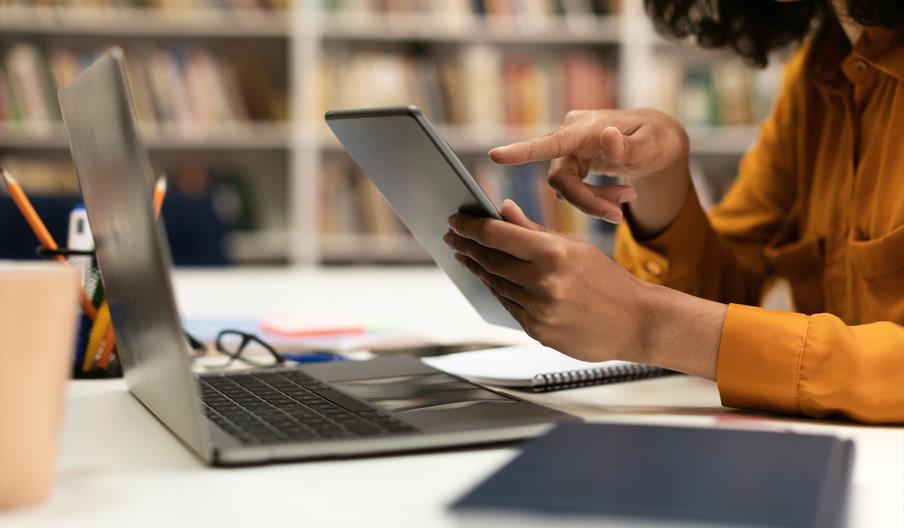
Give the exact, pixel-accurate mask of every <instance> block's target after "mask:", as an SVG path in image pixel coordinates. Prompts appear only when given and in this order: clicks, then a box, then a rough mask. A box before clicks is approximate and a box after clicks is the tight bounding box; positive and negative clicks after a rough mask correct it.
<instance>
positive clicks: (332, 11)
mask: <svg viewBox="0 0 904 528" xmlns="http://www.w3.org/2000/svg"><path fill="white" fill-rule="evenodd" d="M618 4H619V2H618V0H473V1H470V0H460V1H459V0H452V1H434V2H413V1H407V2H406V1H402V2H387V1H385V0H345V1H343V0H338V1H336V0H332V1H331V0H320V1H315V2H314V3H313V5H315V6H317V8H318V9H319V10H320V11H321V12H323V13H324V14H326V15H327V16H331V17H336V18H339V17H343V18H356V19H358V20H361V21H368V20H370V21H373V20H374V19H376V18H378V17H393V16H397V17H405V16H411V15H414V16H426V17H430V18H433V19H436V20H439V19H442V20H445V21H447V22H448V23H449V24H450V25H452V26H456V25H458V24H460V23H462V22H464V23H468V22H470V21H472V20H473V19H474V18H480V19H485V20H486V21H487V24H488V25H491V26H494V29H500V30H505V29H511V30H514V29H524V28H538V27H543V26H546V25H548V24H549V23H551V22H554V21H557V20H565V21H566V22H568V21H574V22H577V23H580V22H581V19H586V18H588V17H593V16H604V15H611V14H613V13H615V12H617V11H618V7H619V6H618Z"/></svg>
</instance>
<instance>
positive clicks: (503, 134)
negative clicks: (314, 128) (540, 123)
mask: <svg viewBox="0 0 904 528" xmlns="http://www.w3.org/2000/svg"><path fill="white" fill-rule="evenodd" d="M558 127H559V126H558V125H549V126H546V127H478V126H447V125H437V126H436V129H437V131H438V132H439V134H440V136H442V137H443V139H445V140H446V142H447V143H448V144H449V145H450V146H451V147H452V149H453V150H454V151H455V152H457V153H459V154H468V155H470V154H486V153H487V151H489V150H490V149H491V148H493V147H498V146H501V145H507V144H509V143H514V142H516V141H523V140H525V139H531V138H536V137H542V136H545V135H547V134H549V133H550V132H552V131H554V130H556V129H557V128H558ZM320 136H321V139H320V141H319V142H318V143H316V145H317V146H319V148H321V149H323V150H325V151H328V152H344V151H345V149H344V148H343V147H342V145H341V144H340V143H339V141H338V140H337V139H336V138H335V136H333V135H332V134H331V133H329V131H325V132H323V133H321V134H320Z"/></svg>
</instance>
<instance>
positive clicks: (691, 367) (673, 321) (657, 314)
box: [632, 283, 727, 380]
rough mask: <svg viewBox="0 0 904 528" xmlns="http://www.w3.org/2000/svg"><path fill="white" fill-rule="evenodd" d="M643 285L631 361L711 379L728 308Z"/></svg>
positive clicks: (655, 286)
mask: <svg viewBox="0 0 904 528" xmlns="http://www.w3.org/2000/svg"><path fill="white" fill-rule="evenodd" d="M643 284H644V286H643V289H642V290H641V295H640V296H639V297H640V303H641V307H640V308H641V310H640V311H639V312H637V313H639V314H641V315H640V320H641V322H640V331H639V334H638V336H637V339H636V341H635V342H636V343H638V349H637V350H636V351H635V354H634V355H635V359H632V361H637V362H640V363H645V364H648V365H655V366H658V367H662V368H667V369H670V370H675V371H678V372H684V373H686V374H690V375H693V376H699V377H702V378H707V379H713V380H714V379H715V378H716V366H717V362H718V356H719V345H720V342H721V338H722V325H723V323H724V321H725V313H726V310H727V306H726V305H724V304H722V303H717V302H713V301H709V300H706V299H701V298H699V297H694V296H693V295H688V294H686V293H682V292H679V291H677V290H673V289H671V288H668V287H665V286H659V285H654V284H648V283H643Z"/></svg>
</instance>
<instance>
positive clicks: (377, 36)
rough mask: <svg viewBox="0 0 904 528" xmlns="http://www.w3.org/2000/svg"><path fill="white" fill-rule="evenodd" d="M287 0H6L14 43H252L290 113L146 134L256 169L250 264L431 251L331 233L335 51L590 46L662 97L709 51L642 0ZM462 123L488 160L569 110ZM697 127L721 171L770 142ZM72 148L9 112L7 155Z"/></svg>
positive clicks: (708, 157) (471, 145) (703, 151)
mask: <svg viewBox="0 0 904 528" xmlns="http://www.w3.org/2000/svg"><path fill="white" fill-rule="evenodd" d="M135 3H136V5H145V4H143V3H141V2H135ZM277 3H278V4H286V5H280V6H278V7H274V8H272V9H248V8H230V9H225V10H224V9H219V8H212V7H205V8H167V9H160V8H148V7H118V8H113V9H111V8H85V7H62V8H60V7H34V6H33V5H32V6H27V5H21V4H23V2H12V1H11V0H6V1H4V0H0V51H2V50H5V49H8V48H9V46H11V45H13V44H15V43H17V42H34V43H37V44H38V45H41V46H57V45H72V46H74V47H76V48H80V49H85V48H88V47H97V46H101V45H106V44H112V43H117V44H122V45H123V46H126V47H128V46H137V47H141V46H147V45H153V46H161V47H171V46H183V47H190V48H205V49H213V50H221V49H222V50H227V51H228V50H234V49H249V50H252V52H253V53H255V54H257V55H258V56H260V57H261V58H262V62H264V63H266V67H267V68H268V70H269V73H270V75H271V77H273V78H274V81H273V83H274V85H275V86H276V87H277V90H279V91H281V92H282V93H284V94H285V100H286V103H285V106H286V109H285V118H284V119H276V120H266V121H260V120H238V121H230V122H226V123H219V122H218V123H215V124H213V126H212V125H211V123H205V124H201V125H198V126H193V125H192V124H186V123H184V122H183V123H179V122H170V121H166V120H163V121H161V120H157V121H155V122H153V123H145V122H143V123H142V135H143V137H144V139H145V142H146V144H147V146H148V149H149V150H150V151H151V154H152V159H154V160H155V162H157V161H158V160H159V161H160V162H161V163H166V162H171V163H178V162H179V160H184V159H188V160H190V161H192V162H197V161H199V160H200V161H201V162H204V161H207V160H215V161H219V162H223V161H224V160H225V162H227V163H229V164H233V165H236V166H240V167H242V170H243V171H244V175H243V176H244V177H245V179H246V180H247V181H249V182H250V183H251V184H252V185H253V186H254V188H255V194H256V195H257V199H258V202H259V204H258V209H260V210H261V215H262V217H263V218H262V219H261V221H260V222H259V225H257V226H255V228H254V229H252V230H239V231H236V232H234V233H233V234H232V235H231V236H230V237H229V239H228V240H227V249H228V253H229V255H230V256H231V257H232V259H233V260H234V261H235V262H237V263H291V264H299V265H317V264H324V263H334V262H339V263H362V262H366V263H411V262H424V261H427V260H428V259H427V256H426V254H425V253H424V251H423V250H422V249H421V248H420V247H419V246H418V245H417V244H416V243H415V242H414V241H413V240H412V239H411V238H410V237H409V236H408V235H406V234H404V233H403V232H402V231H401V230H399V231H397V232H394V233H391V234H387V233H373V232H367V231H360V230H359V231H353V232H341V229H340V232H335V230H334V232H329V233H327V232H324V230H323V229H322V225H321V224H322V223H323V214H322V213H323V210H324V209H326V208H329V207H331V204H330V203H329V202H328V201H326V200H325V199H324V194H323V191H324V188H323V182H322V181H321V179H322V174H323V173H324V171H325V170H326V166H328V165H330V164H333V163H348V161H349V160H348V159H347V156H346V155H345V154H344V153H343V151H342V149H341V146H340V145H339V143H338V142H337V141H336V140H335V138H333V137H331V136H330V135H329V134H328V133H326V131H325V127H324V126H323V124H322V119H321V117H322V108H320V107H319V106H318V103H319V102H320V98H321V95H322V94H320V92H321V90H322V87H320V86H318V82H319V81H320V79H321V76H322V73H323V70H322V68H323V66H322V63H323V62H324V60H325V57H330V56H332V55H337V56H343V57H345V56H350V55H354V54H356V53H361V52H364V51H367V50H377V51H378V52H379V53H385V54H390V55H393V56H396V55H398V56H401V57H410V56H415V57H417V60H418V61H421V63H427V62H432V61H433V60H439V58H441V57H444V56H453V57H461V56H463V55H464V54H466V53H468V51H469V50H474V49H484V50H491V51H492V52H493V53H498V54H499V55H500V57H502V59H500V60H503V61H505V60H507V58H508V57H509V56H516V57H529V58H531V57H560V56H565V54H568V53H571V52H585V53H588V54H590V55H592V56H595V57H602V58H603V59H602V60H605V61H606V63H607V64H609V65H610V66H611V71H612V72H613V75H612V82H613V83H614V86H613V87H614V93H615V94H617V95H616V97H617V104H618V106H620V107H638V106H660V107H661V106H662V103H661V97H660V94H659V93H658V90H659V88H660V84H659V82H658V80H657V79H656V77H655V76H654V75H652V74H651V72H656V71H658V70H660V69H661V68H660V64H661V61H663V60H665V61H672V60H673V59H672V58H671V56H672V55H681V57H685V56H691V57H694V56H696V53H697V52H696V51H690V50H691V48H690V47H689V46H686V45H684V44H682V43H672V42H666V41H664V40H662V39H659V38H658V37H656V36H655V34H654V33H653V31H652V29H651V27H650V24H649V23H648V21H647V20H646V17H645V15H644V13H643V7H642V1H641V0H622V1H621V2H618V4H619V10H618V11H617V12H611V13H606V14H603V15H600V14H595V15H594V14H589V13H587V14H577V15H575V14H569V16H567V17H564V16H554V17H550V16H539V15H538V16H531V17H524V18H522V19H513V18H512V17H504V16H490V15H486V16H474V15H473V13H468V12H466V10H467V9H469V8H464V10H461V9H458V8H459V7H460V6H459V5H458V4H455V3H446V4H448V5H453V6H456V7H455V9H457V11H456V12H455V13H454V16H440V15H439V14H437V13H417V14H409V13H406V14H398V13H393V14H387V13H362V12H360V11H358V12H355V11H349V12H342V13H339V14H335V13H328V12H324V11H321V10H317V9H313V8H311V5H313V4H316V2H306V1H302V0H296V2H294V3H288V2H283V3H280V2H277ZM535 3H537V4H538V3H539V2H535ZM197 4H204V2H197ZM237 4H238V3H237ZM359 4H361V3H359ZM470 4H471V3H470V2H462V3H461V5H462V6H469V5H470ZM676 50H680V53H676ZM700 57H702V58H698V59H693V58H691V59H690V60H691V62H692V63H694V64H700V63H704V64H705V63H707V62H708V61H709V62H712V61H714V60H717V59H718V58H719V57H720V56H719V55H718V54H713V53H711V52H704V53H703V54H702V55H700ZM714 57H716V58H714ZM403 60H408V59H407V58H404V59H403ZM538 60H539V59H538ZM681 60H685V59H683V58H682V59H681ZM694 61H696V62H694ZM280 70H281V71H280ZM399 102H408V101H399ZM548 113H549V115H552V114H554V113H555V110H554V109H550V110H549V112H548ZM454 121H455V120H452V119H449V120H444V121H443V122H442V124H441V125H440V127H439V128H440V130H441V133H442V134H443V136H444V137H445V138H446V139H447V140H448V142H449V143H450V145H452V147H453V148H454V149H455V150H456V151H457V152H458V153H459V154H460V155H461V156H462V158H463V159H464V160H465V162H466V164H468V165H474V164H481V163H483V161H482V159H483V158H484V157H485V152H486V151H487V150H488V149H489V148H491V147H493V146H497V145H499V144H504V143H508V142H511V141H516V140H520V139H526V138H530V137H535V136H538V135H544V134H547V133H549V132H550V131H552V130H554V129H555V128H556V127H557V126H558V119H555V118H547V119H545V120H544V122H530V123H526V124H525V123H521V124H518V123H512V122H508V123H496V124H487V123H470V122H454ZM688 131H689V135H690V138H691V146H692V156H693V157H694V159H695V163H696V165H695V166H698V167H704V168H707V167H716V172H718V173H719V174H720V175H721V177H724V174H725V173H726V172H730V171H731V167H732V166H733V164H736V163H737V159H738V158H739V157H740V155H741V154H742V153H743V152H744V151H745V150H746V148H747V147H748V146H749V145H750V144H751V143H752V142H753V141H754V140H755V138H756V127H755V126H753V125H751V124H732V125H728V126H724V125H719V124H713V123H694V124H693V125H692V126H689V128H688ZM67 148H68V147H67V143H66V139H65V134H64V132H63V130H62V128H61V126H60V125H59V124H57V123H54V122H50V123H28V122H26V123H23V122H21V121H20V122H11V121H0V158H2V157H3V156H7V155H21V156H44V155H48V156H57V157H59V158H65V152H66V149H67ZM498 177H499V176H497V178H498ZM503 177H504V176H503ZM383 207H385V205H383ZM594 225H598V224H594ZM594 229H595V228H594ZM585 234H587V233H585ZM591 234H592V235H593V237H594V239H596V240H597V241H598V242H599V243H600V244H601V245H602V246H603V247H604V248H607V249H608V248H611V245H612V241H611V233H608V232H603V233H591Z"/></svg>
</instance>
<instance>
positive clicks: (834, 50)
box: [807, 20, 904, 88]
mask: <svg viewBox="0 0 904 528" xmlns="http://www.w3.org/2000/svg"><path fill="white" fill-rule="evenodd" d="M810 45H811V49H812V50H813V53H810V54H809V57H808V61H807V62H808V64H807V69H808V71H809V72H810V77H811V78H812V79H813V80H814V81H815V82H816V83H817V84H818V85H823V86H825V87H829V88H840V87H842V86H843V85H844V84H846V83H848V82H849V79H848V77H847V76H846V75H845V73H846V72H845V70H849V69H850V64H851V63H853V62H856V61H859V60H862V61H865V62H867V63H869V64H870V65H871V66H873V67H874V68H876V69H878V70H880V71H882V72H883V73H885V74H887V75H891V76H892V77H895V78H896V79H898V80H901V81H904V27H899V28H897V29H889V28H882V27H866V28H864V30H863V34H862V35H861V36H860V38H859V39H858V40H857V44H856V45H855V46H854V47H853V48H852V47H851V43H850V41H849V40H848V38H847V36H846V35H845V34H844V30H842V29H841V25H840V24H839V23H838V21H837V20H833V21H832V22H830V23H828V24H827V25H826V26H824V27H823V28H822V29H821V30H820V31H819V32H818V33H817V34H816V36H815V37H813V41H812V42H811V43H810ZM846 65H847V66H846Z"/></svg>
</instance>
